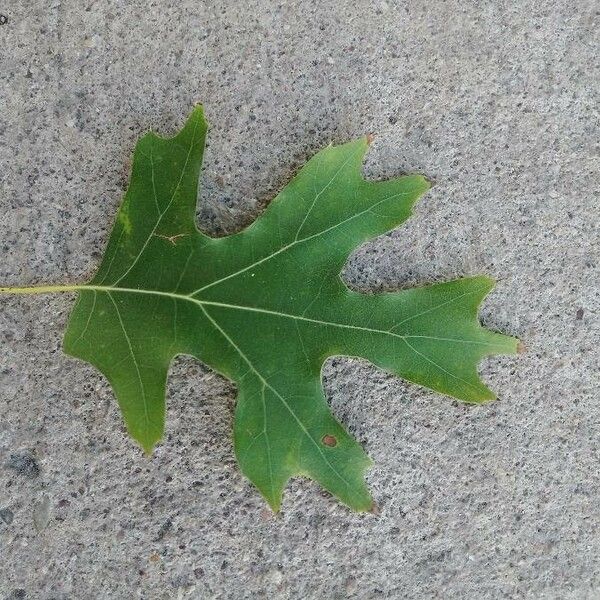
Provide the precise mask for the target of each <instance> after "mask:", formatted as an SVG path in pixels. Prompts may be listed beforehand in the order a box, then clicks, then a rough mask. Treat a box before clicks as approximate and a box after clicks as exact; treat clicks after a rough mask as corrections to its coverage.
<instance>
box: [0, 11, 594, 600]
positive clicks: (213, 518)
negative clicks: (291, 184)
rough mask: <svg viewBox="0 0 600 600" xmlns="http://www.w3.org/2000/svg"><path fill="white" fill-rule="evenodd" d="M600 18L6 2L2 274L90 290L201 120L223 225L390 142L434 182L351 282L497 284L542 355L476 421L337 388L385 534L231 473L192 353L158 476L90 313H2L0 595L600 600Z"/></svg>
mask: <svg viewBox="0 0 600 600" xmlns="http://www.w3.org/2000/svg"><path fill="white" fill-rule="evenodd" d="M598 8H599V7H598V3H597V2H596V1H595V0H577V1H575V2H573V1H566V0H556V1H552V2H549V1H548V2H546V1H544V0H541V1H540V0H535V1H533V0H519V1H516V2H515V1H514V0H510V1H508V0H483V1H479V2H463V1H459V0H448V1H445V2H443V1H440V0H414V1H409V2H401V1H399V0H398V1H393V0H388V1H381V0H375V1H371V0H369V1H367V0H353V1H346V0H339V1H337V2H335V3H333V2H322V1H321V2H317V1H315V0H309V1H300V0H288V1H285V0H282V1H280V2H267V1H265V0H246V1H245V2H233V1H227V0H221V1H207V2H202V1H200V0H178V1H177V2H172V1H170V0H164V1H157V0H154V1H151V2H141V1H138V0H135V1H133V0H129V1H125V0H118V1H117V0H113V1H107V0H96V1H94V0H85V1H83V0H64V1H60V0H45V1H42V0H27V1H25V0H8V2H6V1H5V2H4V3H2V4H0V13H2V15H4V16H5V18H0V211H1V212H0V214H1V217H0V219H1V223H2V226H1V230H0V250H1V261H0V281H1V282H2V284H28V283H42V282H47V283H49V282H78V281H85V280H86V278H88V277H89V276H90V275H91V274H92V273H93V271H94V269H95V267H96V266H97V265H98V263H99V259H100V256H101V255H102V252H103V249H104V246H105V244H106V241H107V236H108V233H109V231H110V228H111V226H112V222H113V219H114V215H115V212H116V209H117V206H118V205H119V201H120V198H121V197H122V194H123V190H124V189H125V186H126V183H127V179H128V175H129V169H130V157H131V154H132V150H133V147H134V144H135V141H136V140H137V138H138V137H139V136H140V135H141V134H142V133H143V132H145V131H146V130H147V129H149V128H152V129H155V130H157V131H159V132H160V133H163V134H169V133H172V132H173V131H175V129H176V128H178V127H179V126H180V125H181V124H182V122H183V121H184V119H185V117H186V116H187V115H188V113H189V111H190V109H191V107H192V105H193V104H194V103H195V102H199V101H202V102H203V103H204V105H205V109H206V113H207V116H208V118H209V119H210V121H211V123H212V128H211V131H210V136H209V142H208V148H207V153H206V162H205V168H204V173H203V178H202V192H201V198H200V206H199V211H198V217H199V223H200V224H201V226H202V227H203V228H205V229H206V230H208V231H210V232H214V233H221V234H222V233H226V232H232V231H235V230H236V229H238V228H240V227H241V226H243V225H245V224H247V223H249V222H250V221H251V220H252V219H253V218H254V217H255V216H256V215H257V214H258V213H259V212H260V209H261V207H262V206H264V205H265V204H266V203H267V202H268V200H269V199H270V198H271V197H272V195H273V193H274V191H275V190H277V189H278V188H279V187H280V186H282V185H283V184H284V183H285V182H286V181H287V180H288V179H289V177H290V175H291V173H293V172H294V170H296V169H297V168H298V167H299V166H300V165H301V164H302V163H303V161H304V160H305V159H306V157H308V156H310V155H311V154H312V153H314V152H315V151H316V150H318V149H319V148H320V147H322V146H323V145H325V144H326V143H328V142H329V141H331V140H333V141H335V142H341V141H345V140H348V139H352V138H354V137H357V136H360V135H362V134H364V133H374V134H375V136H376V137H375V142H374V144H373V145H372V148H371V150H370V153H369V156H368V159H367V161H366V164H365V173H366V175H367V176H369V177H374V178H377V177H390V176H393V175H396V174H398V173H401V172H405V171H411V172H413V171H414V172H421V173H424V174H426V175H427V176H429V177H430V178H432V179H434V180H435V181H436V183H437V185H436V186H435V187H434V189H433V190H432V191H431V192H430V193H429V194H427V196H426V197H425V198H424V199H423V200H422V201H421V203H420V204H419V206H418V209H417V211H416V215H415V217H414V218H413V219H412V220H411V221H410V222H408V223H407V224H406V225H405V226H404V227H402V228H401V229H399V230H397V231H394V232H392V233H390V234H388V235H385V236H383V237H381V238H379V239H377V240H375V241H373V242H371V243H369V244H368V245H366V246H364V247H363V248H361V249H360V250H359V251H358V252H356V253H355V255H354V256H353V257H352V259H351V260H350V261H349V264H348V266H347V268H346V270H345V274H344V276H345V278H346V280H347V281H348V282H349V284H350V285H352V286H354V287H356V288H358V289H361V290H381V289H397V288H400V287H404V286H410V285H415V284H420V283H427V282H431V281H440V280H445V279H449V278H451V277H454V276H457V275H460V274H477V273H482V272H484V273H488V274H491V275H493V276H495V277H496V278H497V279H498V280H499V283H498V286H497V288H496V290H495V291H494V293H493V294H492V295H491V296H490V297H489V299H488V301H487V302H486V304H485V306H484V308H483V311H482V320H483V321H484V323H485V324H486V325H487V326H489V327H491V328H494V329H499V330H502V331H504V332H507V333H511V334H514V335H518V336H519V337H521V339H522V340H523V342H524V345H525V347H526V348H527V352H526V353H525V354H522V355H520V356H518V357H504V358H494V359H490V360H488V361H487V362H485V363H484V364H482V366H481V372H482V376H483V377H484V379H485V380H486V381H487V382H488V383H489V384H490V386H491V387H492V388H493V389H495V390H496V391H497V392H498V394H499V400H498V401H497V402H495V403H493V404H489V405H486V406H481V407H468V406H464V405H460V404H458V403H456V402H453V401H452V400H450V399H448V398H445V397H442V396H440V395H438V394H435V393H433V392H429V391H426V390H423V389H420V388H418V387H417V386H414V385H408V384H406V383H404V382H402V381H400V380H398V379H395V378H393V377H391V376H388V375H386V374H383V373H382V372H380V371H378V370H377V369H375V368H374V367H372V366H370V365H369V364H367V363H365V362H361V361H357V360H351V359H341V358H340V359H335V360H331V361H330V362H329V363H328V366H327V368H326V371H325V379H326V388H327V392H328V397H329V398H330V401H331V405H332V408H333V410H334V411H335V413H336V415H337V416H338V417H339V418H340V419H341V420H342V421H343V422H344V423H345V424H346V425H347V427H348V428H349V429H350V430H351V431H352V433H353V434H354V435H355V436H356V437H357V438H358V440H360V441H361V443H363V444H364V446H365V448H366V449H367V451H368V452H369V454H370V455H371V456H372V458H373V459H374V461H375V467H374V468H373V469H372V470H371V471H370V473H369V476H368V479H369V483H370V486H371V488H372V490H373V493H374V496H375V498H376V500H377V502H378V504H379V514H378V515H370V514H369V515H356V514H352V513H351V512H349V511H348V510H347V509H346V508H344V507H343V506H341V505H340V504H338V503H337V502H335V501H334V500H332V499H331V498H329V497H327V496H326V495H325V494H323V493H322V492H321V490H320V489H319V488H318V486H317V485H316V484H314V483H311V482H308V481H305V480H295V481H294V482H292V484H291V485H290V486H289V489H288V491H287V494H286V497H285V501H284V505H283V511H282V513H281V514H280V515H279V516H278V517H274V516H273V515H272V514H271V513H270V512H269V510H268V509H267V507H266V505H265V503H264V502H263V501H262V500H261V498H260V496H259V495H258V493H257V492H256V491H255V490H254V489H252V487H251V486H250V484H249V483H248V482H247V481H246V480H245V479H244V478H243V477H242V476H241V475H240V473H239V471H238V470H237V468H236V464H235V460H234V457H233V452H232V444H231V438H230V432H231V425H232V411H233V407H234V403H235V388H234V386H232V385H231V384H230V383H228V382H227V381H225V380H223V379H222V378H220V377H219V376H217V375H215V374H213V373H212V372H210V371H209V370H208V369H207V368H205V367H204V366H203V365H201V364H198V363H195V362H194V361H192V360H189V359H180V360H178V361H177V362H176V364H175V367H174V369H173V371H172V375H171V377H170V383H169V400H168V425H167V435H166V439H165V440H164V443H163V444H162V445H161V446H160V447H159V448H158V449H157V451H156V452H155V454H154V455H153V456H152V458H145V457H144V456H143V455H142V453H141V451H140V450H139V448H137V447H136V446H135V445H134V444H133V443H132V442H131V441H130V440H128V439H127V437H126V436H125V434H124V429H123V426H122V423H121V420H120V416H119V414H118V411H117V408H116V406H115V402H114V400H113V396H112V393H111V391H110V389H109V387H108V385H107V383H106V382H105V381H104V379H103V378H102V376H101V375H99V374H98V373H97V372H96V371H95V370H94V369H93V368H91V367H90V366H88V365H86V364H84V363H82V362H79V361H77V360H74V359H71V358H68V357H66V356H64V355H63V354H62V352H61V336H62V333H63V331H64V328H65V323H66V319H67V317H68V313H69V310H70V307H71V305H72V297H69V296H68V295H62V296H55V297H51V296H50V297H41V296H38V297H18V298H16V297H11V298H6V297H3V298H2V299H1V300H0V406H1V409H0V598H2V599H4V598H7V599H9V598H10V599H17V598H26V599H28V600H29V599H40V600H51V599H52V600H67V599H86V600H87V599H91V598H93V599H96V598H97V599H111V600H121V599H124V600H129V599H131V598H139V599H148V600H155V599H157V600H162V599H171V598H177V599H181V598H183V599H188V598H191V599H204V598H208V599H212V598H218V599H236V600H237V599H245V598H275V599H290V600H295V599H301V600H310V599H313V598H314V599H321V598H328V599H329V598H331V599H343V598H352V599H360V600H363V599H364V600H371V599H374V598H392V599H396V598H398V599H404V598H406V599H418V600H422V599H425V598H440V599H444V600H453V599H497V598H531V599H535V600H539V599H561V600H565V599H566V600H569V599H588V598H590V599H595V598H600V452H599V444H600V392H599V391H598V387H599V383H600V382H599V379H600V364H599V363H600V355H599V353H598V342H599V339H600V323H599V314H600V293H599V290H600V283H599V282H600V235H599V230H598V226H599V225H598V224H599V216H598V215H599V194H600V161H599V157H598V140H599V135H598V133H599V125H600V118H599V112H598V99H599V97H600V84H599V82H600V68H599V61H598V56H599V50H600V48H599V44H598V29H599V28H600V11H599V10H598Z"/></svg>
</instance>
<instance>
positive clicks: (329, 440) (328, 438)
mask: <svg viewBox="0 0 600 600" xmlns="http://www.w3.org/2000/svg"><path fill="white" fill-rule="evenodd" d="M321 441H322V442H323V443H324V444H325V445H326V446H329V447H330V448H333V447H334V446H337V439H336V437H335V436H334V435H329V434H328V435H324V436H323V439H322V440H321Z"/></svg>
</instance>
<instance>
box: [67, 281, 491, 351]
mask: <svg viewBox="0 0 600 600" xmlns="http://www.w3.org/2000/svg"><path fill="white" fill-rule="evenodd" d="M65 287H66V288H68V289H66V290H65V291H85V290H90V291H96V292H105V293H111V292H119V293H127V294H146V295H152V296H162V297H164V298H171V299H174V300H183V301H187V302H192V303H193V304H196V305H198V306H201V307H203V306H216V307H219V308H229V309H232V310H244V311H248V312H255V313H262V314H268V315H273V316H275V317H281V318H287V319H294V320H296V321H305V322H308V323H313V324H316V325H325V326H330V327H341V328H344V329H355V330H358V331H365V332H368V333H378V334H382V335H389V336H391V337H395V338H398V339H402V340H406V339H427V340H434V341H440V342H457V343H462V344H474V345H482V346H489V347H494V344H490V343H488V342H484V341H479V340H466V339H461V338H444V337H439V336H431V335H413V334H407V335H402V334H399V333H394V332H393V331H390V330H385V329H373V328H372V327H363V326H361V325H351V324H350V323H339V322H337V321H324V320H322V319H313V318H311V317H306V316H303V315H295V314H293V313H285V312H281V311H277V310H271V309H268V308H260V307H257V306H247V305H244V304H230V303H227V302H216V301H213V300H199V299H198V298H194V297H193V296H192V295H189V294H177V293H173V292H164V291H161V290H145V289H141V288H123V287H112V286H103V285H88V284H82V285H74V286H65ZM56 291H58V290H56ZM478 292H481V289H476V290H471V291H469V292H467V293H465V294H461V295H459V296H455V297H454V298H453V299H452V300H450V301H449V302H448V301H446V302H443V303H441V304H439V305H436V306H434V307H430V308H428V309H427V310H425V311H423V312H422V313H417V314H416V315H411V316H410V317H407V318H406V319H405V320H403V321H400V322H399V323H396V324H395V325H394V328H395V327H398V326H400V325H402V324H403V323H404V322H406V321H408V320H414V319H416V318H418V317H420V316H421V315H424V314H426V313H430V312H432V311H435V310H437V309H438V308H441V307H442V306H447V305H448V304H450V303H451V302H455V301H457V300H460V299H461V298H464V297H466V296H470V295H473V294H476V293H478Z"/></svg>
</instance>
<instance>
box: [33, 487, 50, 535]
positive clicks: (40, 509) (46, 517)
mask: <svg viewBox="0 0 600 600" xmlns="http://www.w3.org/2000/svg"><path fill="white" fill-rule="evenodd" d="M48 521H50V498H48V496H42V498H40V499H39V500H38V501H37V502H36V503H35V504H34V505H33V525H34V527H35V529H36V531H37V532H38V533H40V532H41V531H43V530H44V529H46V526H47V525H48Z"/></svg>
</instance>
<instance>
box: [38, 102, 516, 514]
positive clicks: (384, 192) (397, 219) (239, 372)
mask: <svg viewBox="0 0 600 600" xmlns="http://www.w3.org/2000/svg"><path fill="white" fill-rule="evenodd" d="M206 129H207V126H206V122H205V120H204V117H203V113H202V109H201V108H200V107H198V108H196V109H195V110H194V111H193V113H192V115H191V116H190V118H189V120H188V122H187V123H186V125H185V127H184V128H183V129H182V131H181V132H180V133H179V134H178V135H177V136H175V137H174V138H171V139H163V138H160V137H158V136H156V135H154V134H153V133H149V134H147V135H145V136H144V137H143V138H142V139H141V140H140V141H139V143H138V145H137V147H136V150H135V154H134V163H133V172H132V175H131V184H130V186H129V189H128V191H127V193H126V196H125V199H124V201H123V204H122V206H121V209H120V210H119V213H118V217H117V221H116V224H115V226H114V229H113V232H112V234H111V237H110V241H109V244H108V247H107V249H106V253H105V255H104V259H103V261H102V264H101V266H100V268H99V270H98V273H97V275H96V276H95V277H94V279H93V280H92V281H91V282H90V283H89V284H87V285H83V286H71V289H77V290H78V295H79V297H78V301H77V304H76V306H75V308H74V310H73V314H72V315H71V319H70V322H69V326H68V330H67V332H66V335H65V344H64V346H65V350H66V351H67V352H68V353H69V354H71V355H73V356H76V357H79V358H82V359H84V360H86V361H88V362H90V363H92V364H93V365H95V366H96V367H97V368H98V369H99V370H100V371H101V372H102V373H103V374H104V375H105V376H106V377H107V379H108V380H109V381H110V383H111V385H112V387H113V389H114V391H115V394H116V396H117V398H118V401H119V405H120V407H121V410H122V412H123V415H124V418H125V422H126V424H127V427H128V429H129V432H130V434H131V435H132V436H133V437H134V438H135V439H136V440H137V441H138V442H139V443H140V444H141V445H142V446H143V448H144V449H145V450H146V451H147V452H150V451H151V450H152V448H153V446H154V445H155V444H156V442H157V441H158V440H160V439H161V437H162V435H163V430H164V419H165V383H166V379H167V373H168V370H169V365H170V362H171V360H172V359H173V358H174V357H175V356H177V355H179V354H188V355H192V356H194V357H196V358H197V359H198V360H201V361H203V362H204V363H206V364H207V365H209V366H210V367H212V368H213V369H215V370H216V371H218V372H219V373H222V374H223V375H224V376H225V377H227V378H229V379H230V380H232V381H234V382H235V383H236V384H237V386H238V399H237V408H236V413H235V432H234V439H235V451H236V455H237V458H238V461H239V464H240V467H241V469H242V471H243V472H244V473H245V474H246V476H247V477H248V478H249V479H250V480H251V481H252V482H253V483H254V485H255V486H256V487H257V488H258V489H259V490H260V492H261V493H262V494H263V496H264V497H265V498H266V499H267V501H268V502H269V504H270V505H271V507H272V508H273V509H274V510H277V509H279V506H280V503H281V497H282V492H283V489H284V487H285V485H286V482H287V481H288V479H289V478H290V477H293V476H295V475H305V476H308V477H311V478H312V479H315V480H317V481H318V482H319V483H320V484H321V485H322V486H323V487H324V488H326V489H327V490H329V491H330V492H331V493H332V494H334V495H335V496H336V497H337V498H339V499H340V500H341V501H342V502H344V503H346V504H347V505H348V506H350V507H351V508H353V509H355V510H369V508H370V507H371V504H372V500H371V497H370V494H369V492H368V490H367V487H366V485H365V482H364V472H365V470H366V469H367V468H368V467H369V465H370V460H369V458H368V457H367V455H366V454H365V452H364V451H363V449H362V448H361V446H360V445H359V444H358V443H357V442H356V441H355V440H354V439H353V438H352V437H350V435H348V433H347V432H346V431H345V429H344V428H343V427H342V425H340V423H338V421H337V420H336V419H335V418H334V417H333V416H332V414H331V412H330V410H329V407H328V405H327V402H326V399H325V396H324V394H323V389H322V383H321V369H322V365H323V362H324V361H325V359H326V358H327V357H329V356H333V355H347V356H359V357H364V358H366V359H368V360H369V361H371V362H372V363H373V364H375V365H377V366H378V367H380V368H382V369H385V370H386V371H389V372H391V373H395V374H396V375H398V376H400V377H403V378H404V379H407V380H409V381H412V382H415V383H418V384H420V385H423V386H426V387H429V388H431V389H433V390H437V391H439V392H442V393H444V394H448V395H450V396H454V397H455V398H459V399H461V400H464V401H467V402H482V401H485V400H490V399H492V398H493V397H494V396H493V394H492V392H491V391H490V390H489V389H488V388H487V387H486V386H485V385H484V384H483V383H482V382H481V381H480V379H479V377H478V374H477V364H478V363H479V361H480V360H481V359H482V358H483V357H484V356H486V355H489V354H497V353H512V352H514V351H515V350H516V340H515V339H513V338H509V337H505V336H503V335H500V334H497V333H493V332H490V331H487V330H485V329H483V328H482V327H481V326H480V324H479V322H478V319H477V309H478V306H479V304H480V302H481V301H482V300H483V298H484V297H485V296H486V294H487V293H488V292H489V291H490V290H491V289H492V287H493V282H492V280H490V279H488V278H487V277H474V278H469V279H462V280H458V281H451V282H448V283H442V284H436V285H431V286H428V287H422V288H417V289H410V290H406V291H401V292H396V293H378V294H360V293H357V292H354V291H350V290H349V289H348V288H347V287H346V286H345V285H344V283H343V282H342V281H341V279H340V277H339V273H340V271H341V269H342V267H343V265H344V263H345V261H346V260H347V258H348V256H349V254H350V253H351V252H352V251H353V250H354V249H355V248H356V247H357V246H358V245H360V244H361V243H363V242H364V241H365V240H368V239H370V238H373V237H375V236H377V235H380V234H382V233H384V232H386V231H389V230H390V229H392V228H394V227H396V226H397V225H399V224H400V223H402V222H403V221H405V220H406V219H407V218H408V217H409V215H410V213H411V209H412V206H413V204H414V203H415V201H416V200H417V198H419V196H421V195H422V194H423V193H424V192H425V191H426V190H427V189H428V187H429V184H428V182H427V181H426V180H425V179H424V178H423V177H421V176H419V175H410V176H406V177H399V178H396V179H391V180H389V181H382V182H372V181H365V180H364V179H363V177H362V175H361V167H362V160H363V157H364V154H365V152H366V150H367V147H368V141H367V139H366V138H363V139H360V140H357V141H354V142H351V143H348V144H344V145H341V146H329V147H327V148H325V149H324V150H322V151H321V152H319V153H318V154H317V155H316V156H314V157H313V158H312V159H311V160H310V161H309V162H308V163H307V164H306V165H305V166H304V167H303V168H302V169H301V171H300V172H299V173H298V174H297V175H296V177H294V179H293V180H292V181H291V182H290V183H289V184H288V185H287V186H286V187H285V188H284V189H283V191H282V192H281V193H280V194H279V195H278V196H277V197H276V198H275V200H273V202H272V203H271V204H270V206H269V207H268V208H267V209H266V210H265V211H264V213H263V214H262V215H261V216H260V217H259V218H258V219H257V220H256V221H255V222H254V223H252V224H251V225H250V226H249V227H247V228H246V229H245V230H243V231H241V232H240V233H237V234H235V235H230V236H227V237H224V238H219V239H214V238H211V237H209V236H207V235H205V234H203V233H201V232H199V231H198V230H197V229H196V225H195V220H194V218H195V210H196V198H197V182H198V177H199V172H200V166H201V162H202V154H203V147H204V138H205V135H206ZM49 291H52V290H50V288H49Z"/></svg>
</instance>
